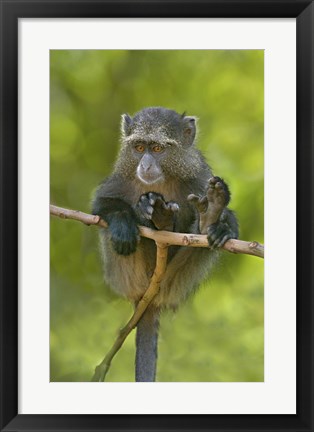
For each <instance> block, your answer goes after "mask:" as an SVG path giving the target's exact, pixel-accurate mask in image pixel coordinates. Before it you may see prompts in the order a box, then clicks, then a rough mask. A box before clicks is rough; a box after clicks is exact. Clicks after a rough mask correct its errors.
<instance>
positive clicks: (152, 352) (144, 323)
mask: <svg viewBox="0 0 314 432" xmlns="http://www.w3.org/2000/svg"><path fill="white" fill-rule="evenodd" d="M158 328H159V312H158V310H157V309H156V308H155V307H153V306H148V308H147V309H146V311H145V312H144V314H143V316H142V317H141V319H140V320H139V322H138V323H137V329H136V357H135V381H137V382H153V381H155V376H156V364H157V344H158Z"/></svg>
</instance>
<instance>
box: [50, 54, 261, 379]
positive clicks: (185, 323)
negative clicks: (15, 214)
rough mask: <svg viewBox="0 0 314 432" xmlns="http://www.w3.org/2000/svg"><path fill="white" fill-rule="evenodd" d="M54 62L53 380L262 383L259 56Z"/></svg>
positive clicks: (61, 58)
mask: <svg viewBox="0 0 314 432" xmlns="http://www.w3.org/2000/svg"><path fill="white" fill-rule="evenodd" d="M49 55H50V58H49V62H50V63H49V72H50V78H49V79H50V81H49V83H50V96H49V98H50V101H49V103H50V204H51V209H52V210H51V212H52V216H51V218H50V382H89V381H100V382H103V381H106V382H134V381H136V382H155V381H156V382H168V383H176V382H238V383H239V382H264V260H263V244H264V50H262V49H247V50H245V49H243V50H240V49H233V50H232V49H228V50H222V49H220V50H204V49H200V50H188V49H187V50H182V49H181V50H145V49H143V50H88V49H86V50H75V49H51V50H50V54H49ZM58 216H61V217H58ZM237 240H240V241H242V242H239V241H237ZM237 247H239V249H237ZM250 248H251V249H250ZM233 252H234V253H233Z"/></svg>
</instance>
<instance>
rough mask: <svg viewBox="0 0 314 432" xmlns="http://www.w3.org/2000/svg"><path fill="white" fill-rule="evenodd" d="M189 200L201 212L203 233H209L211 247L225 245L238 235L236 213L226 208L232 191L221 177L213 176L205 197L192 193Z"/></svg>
mask: <svg viewBox="0 0 314 432" xmlns="http://www.w3.org/2000/svg"><path fill="white" fill-rule="evenodd" d="M188 200H189V201H190V202H192V204H194V205H195V207H196V208H197V210H198V212H199V216H200V219H199V227H200V232H201V234H207V236H208V243H209V246H210V247H211V248H215V247H221V246H223V245H224V244H225V243H226V241H227V240H229V239H231V238H237V237H238V224H237V221H236V218H235V216H234V214H233V213H232V212H231V211H230V210H228V209H226V206H227V205H228V203H229V201H230V192H229V188H228V186H227V185H226V183H225V182H224V181H223V180H222V179H221V178H220V177H211V178H210V179H209V181H208V187H207V190H206V194H205V195H204V196H203V197H199V196H197V195H194V194H191V195H189V196H188Z"/></svg>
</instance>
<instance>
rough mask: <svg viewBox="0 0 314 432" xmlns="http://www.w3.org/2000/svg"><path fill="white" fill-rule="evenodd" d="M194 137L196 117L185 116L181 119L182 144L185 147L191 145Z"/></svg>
mask: <svg viewBox="0 0 314 432" xmlns="http://www.w3.org/2000/svg"><path fill="white" fill-rule="evenodd" d="M195 135H196V117H190V116H185V117H184V119H183V143H184V145H185V146H190V145H192V144H193V142H194V139H195Z"/></svg>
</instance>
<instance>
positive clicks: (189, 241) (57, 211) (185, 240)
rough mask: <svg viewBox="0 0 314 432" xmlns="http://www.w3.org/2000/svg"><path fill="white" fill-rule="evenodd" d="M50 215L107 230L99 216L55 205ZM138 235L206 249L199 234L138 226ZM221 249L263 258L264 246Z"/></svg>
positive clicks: (231, 244) (237, 243)
mask: <svg viewBox="0 0 314 432" xmlns="http://www.w3.org/2000/svg"><path fill="white" fill-rule="evenodd" d="M50 213H51V214H52V215H54V216H59V217H60V218H63V219H74V220H77V221H80V222H83V223H84V224H86V225H98V226H101V227H103V228H107V227H108V224H107V223H106V222H105V221H104V220H102V219H101V218H100V217H99V216H95V215H91V214H88V213H83V212H81V211H78V210H69V209H65V208H62V207H57V206H55V205H50ZM139 230H140V235H141V236H142V237H146V238H149V239H152V240H154V241H155V242H158V243H162V244H164V245H165V246H170V245H176V246H192V247H208V241H207V236H206V235H201V234H183V233H174V232H169V231H155V230H152V229H150V228H147V227H144V226H140V227H139ZM222 249H224V250H226V251H228V252H232V253H235V254H240V253H241V254H247V255H254V256H257V257H260V258H264V246H263V245H262V244H260V243H258V242H256V241H253V242H247V241H243V240H235V239H232V240H228V241H227V242H226V243H225V244H224V245H223V247H222Z"/></svg>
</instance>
